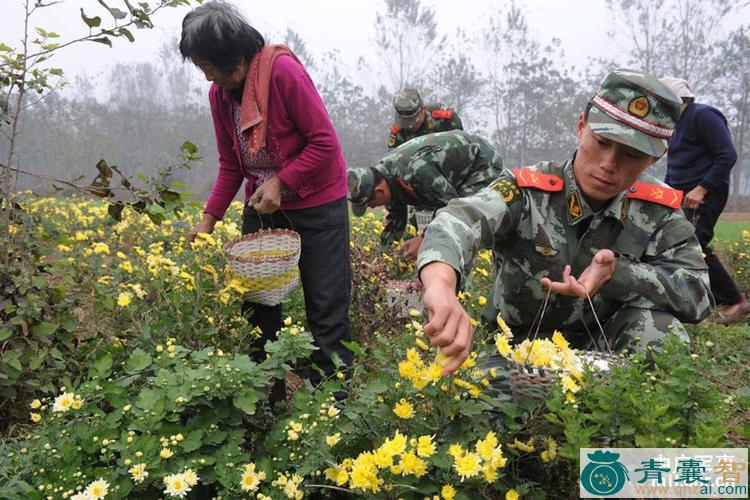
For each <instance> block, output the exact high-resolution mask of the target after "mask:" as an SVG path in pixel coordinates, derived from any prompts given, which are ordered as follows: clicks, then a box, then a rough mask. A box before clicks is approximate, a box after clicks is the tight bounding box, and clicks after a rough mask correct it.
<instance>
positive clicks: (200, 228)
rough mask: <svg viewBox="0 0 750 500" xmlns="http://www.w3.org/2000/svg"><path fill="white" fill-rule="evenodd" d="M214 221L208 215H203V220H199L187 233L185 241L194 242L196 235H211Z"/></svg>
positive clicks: (212, 217)
mask: <svg viewBox="0 0 750 500" xmlns="http://www.w3.org/2000/svg"><path fill="white" fill-rule="evenodd" d="M216 221H217V219H216V217H214V216H213V215H211V214H209V213H204V214H203V218H202V219H201V220H200V222H199V223H198V224H196V225H195V227H194V228H193V229H191V230H190V231H188V233H187V235H186V236H185V239H186V240H188V241H193V240H195V237H196V235H198V234H199V233H206V234H211V233H212V232H213V231H214V226H215V225H216Z"/></svg>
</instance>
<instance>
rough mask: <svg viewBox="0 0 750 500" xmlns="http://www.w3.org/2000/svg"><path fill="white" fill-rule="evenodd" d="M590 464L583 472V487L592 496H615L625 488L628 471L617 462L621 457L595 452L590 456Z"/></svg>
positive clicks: (615, 454)
mask: <svg viewBox="0 0 750 500" xmlns="http://www.w3.org/2000/svg"><path fill="white" fill-rule="evenodd" d="M588 457H589V460H590V462H589V463H588V464H587V465H586V467H584V468H583V471H581V486H583V489H585V490H586V491H588V492H589V493H591V494H592V495H599V496H609V495H614V494H616V493H617V492H618V491H620V490H621V489H622V487H623V486H625V480H626V479H627V478H628V470H627V469H626V468H625V466H624V465H622V464H621V463H620V462H618V461H617V459H618V458H620V455H619V454H617V453H611V452H600V451H595V452H594V453H589V454H588Z"/></svg>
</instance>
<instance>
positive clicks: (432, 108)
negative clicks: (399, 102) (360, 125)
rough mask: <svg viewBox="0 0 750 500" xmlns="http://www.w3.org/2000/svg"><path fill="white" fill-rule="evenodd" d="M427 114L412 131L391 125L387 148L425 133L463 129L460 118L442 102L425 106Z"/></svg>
mask: <svg viewBox="0 0 750 500" xmlns="http://www.w3.org/2000/svg"><path fill="white" fill-rule="evenodd" d="M425 108H426V109H427V116H426V117H425V120H424V123H423V124H422V126H421V127H419V128H418V129H417V130H415V131H414V132H407V131H406V130H404V129H402V128H401V127H399V126H398V125H396V124H393V125H392V126H391V133H390V135H389V136H388V149H389V150H392V149H394V148H396V147H398V146H400V145H402V144H403V143H405V142H406V141H408V140H411V139H414V138H415V137H419V136H422V135H425V134H432V133H433V132H446V131H448V130H463V129H464V126H463V125H462V124H461V119H460V118H459V117H458V115H457V114H456V112H455V111H453V110H452V109H451V108H449V107H446V106H443V105H442V104H432V105H428V106H425Z"/></svg>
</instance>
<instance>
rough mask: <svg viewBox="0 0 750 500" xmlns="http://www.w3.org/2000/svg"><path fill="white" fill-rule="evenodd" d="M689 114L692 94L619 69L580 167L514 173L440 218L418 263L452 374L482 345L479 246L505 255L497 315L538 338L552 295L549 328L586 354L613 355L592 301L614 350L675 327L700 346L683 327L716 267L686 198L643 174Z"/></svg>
mask: <svg viewBox="0 0 750 500" xmlns="http://www.w3.org/2000/svg"><path fill="white" fill-rule="evenodd" d="M679 116H680V100H679V99H677V97H676V96H675V95H674V94H673V93H672V92H671V91H669V90H668V89H667V88H666V87H665V86H664V85H663V84H661V83H660V82H659V81H658V80H656V79H655V78H653V77H651V76H649V75H646V74H643V73H640V72H636V71H630V70H617V71H614V72H612V73H610V74H609V75H608V76H607V77H606V79H605V80H604V81H603V83H602V84H601V86H600V88H599V90H598V91H597V92H596V94H594V96H593V97H592V99H591V102H590V104H589V105H588V107H587V109H586V111H584V112H583V113H581V115H580V116H579V118H578V126H577V131H578V150H577V151H576V153H575V154H574V155H573V158H572V159H569V160H567V161H563V162H542V163H539V164H537V165H534V166H532V167H528V168H523V169H515V170H513V171H512V172H511V171H508V170H506V171H504V172H503V174H502V175H501V176H500V178H499V179H497V180H496V181H495V182H493V183H492V184H491V185H490V186H489V187H488V188H486V189H483V190H481V191H479V192H478V193H477V194H475V195H473V196H470V197H467V198H462V199H455V200H452V201H451V202H450V203H449V204H448V206H447V207H446V208H444V209H442V210H440V211H438V213H437V216H436V217H435V220H434V221H433V222H432V223H431V224H430V226H429V227H428V229H427V231H426V234H425V239H424V242H423V244H422V248H421V250H420V252H419V256H418V260H417V268H418V270H419V276H420V278H421V280H422V283H423V286H424V297H423V300H424V304H425V307H426V308H427V310H428V311H429V314H430V318H431V319H430V322H429V323H428V324H427V325H425V328H424V331H425V333H426V334H428V335H429V336H430V340H431V342H432V343H433V345H436V346H439V347H440V349H441V351H442V352H443V353H444V354H446V355H448V356H453V359H452V360H451V361H450V362H449V363H448V365H447V366H446V367H445V369H444V373H445V374H447V373H451V372H452V371H454V370H456V369H457V368H458V367H459V366H460V365H461V363H462V362H463V360H464V359H465V358H466V357H467V356H468V353H469V352H470V349H471V339H472V336H473V330H472V327H471V323H470V318H469V317H468V315H467V314H466V312H465V311H464V310H463V308H462V307H461V305H460V304H459V302H458V300H457V299H456V295H455V291H456V290H457V289H458V286H459V284H460V283H462V282H463V281H464V280H465V278H466V276H468V273H469V269H470V267H471V264H472V260H473V258H474V255H475V254H476V252H477V250H478V249H479V248H492V249H493V250H494V252H495V254H496V255H497V256H500V258H499V259H497V262H496V264H497V276H496V280H495V283H494V286H493V289H492V292H491V296H490V299H489V301H488V306H487V309H486V310H485V313H484V314H483V319H484V320H485V321H491V322H492V323H493V324H494V323H495V314H496V313H500V315H501V316H502V317H503V318H504V319H505V320H506V322H507V323H508V324H509V326H510V327H511V328H512V329H513V330H514V331H515V332H516V334H518V333H521V335H525V334H526V333H527V332H528V331H529V330H530V326H531V324H532V323H533V322H534V321H535V319H534V318H535V315H536V314H537V312H538V311H539V307H540V305H541V304H542V302H543V300H544V298H545V296H546V295H547V291H548V290H550V291H551V292H554V293H551V296H550V301H549V304H548V305H547V308H546V310H547V314H546V315H545V317H544V319H543V324H542V330H543V331H544V330H547V333H549V332H551V331H552V330H553V329H560V330H562V331H563V332H564V333H565V335H566V336H567V337H568V339H569V340H570V343H571V345H572V346H573V347H577V348H584V349H592V348H596V349H599V350H604V349H606V347H605V343H604V342H603V339H602V338H601V337H602V333H600V331H599V328H598V326H597V323H596V321H595V320H594V318H593V315H592V312H591V308H590V307H589V306H588V299H587V298H586V297H587V295H588V296H590V297H591V299H592V301H593V307H594V310H595V311H596V313H597V314H598V316H599V318H601V320H602V321H601V322H602V324H603V330H604V332H603V333H604V335H605V336H606V338H607V339H608V343H609V345H610V346H611V347H612V348H613V350H617V351H623V350H625V349H628V350H643V349H645V348H646V347H647V346H649V345H652V346H654V347H658V346H659V345H660V343H661V342H662V341H663V338H664V336H665V334H666V333H667V332H668V331H671V332H674V333H676V334H678V335H680V336H681V337H682V338H683V339H685V340H687V334H686V331H685V329H684V327H683V325H682V323H681V322H687V323H696V322H698V321H700V320H702V319H703V318H705V317H706V316H707V315H708V314H709V312H710V307H711V301H710V286H709V280H708V273H707V267H706V264H705V262H704V260H703V257H702V255H701V248H700V245H699V243H698V240H697V238H696V236H695V234H694V231H693V227H692V226H691V225H690V223H689V222H688V221H687V220H686V219H685V217H684V215H683V213H682V211H681V210H680V202H681V199H682V192H680V191H678V190H675V189H671V188H669V186H667V185H666V184H664V183H662V182H660V181H658V180H657V179H655V178H653V177H651V176H648V175H642V174H643V172H644V171H645V170H646V168H648V167H649V166H650V165H651V164H653V163H654V162H655V161H657V159H658V158H659V157H660V156H661V155H663V154H664V153H665V151H666V148H667V139H668V138H669V137H670V135H671V134H672V130H673V128H674V125H675V122H676V121H677V120H678V118H679ZM584 324H585V325H586V326H587V327H588V329H589V330H590V331H591V332H593V333H592V335H593V336H595V338H594V340H595V342H596V345H593V342H592V340H590V339H589V335H588V334H587V333H585V330H586V328H585V326H584ZM582 332H583V333H582Z"/></svg>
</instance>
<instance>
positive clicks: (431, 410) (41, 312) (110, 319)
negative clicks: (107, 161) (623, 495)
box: [0, 199, 726, 499]
mask: <svg viewBox="0 0 750 500" xmlns="http://www.w3.org/2000/svg"><path fill="white" fill-rule="evenodd" d="M23 207H24V210H25V212H24V214H23V217H18V218H16V219H15V221H14V223H13V225H12V226H11V227H10V228H9V229H8V234H9V235H11V236H12V238H10V243H11V246H10V248H12V249H13V252H14V254H13V258H12V259H11V263H12V266H13V269H14V270H17V271H19V273H17V274H14V275H12V276H18V277H17V278H13V280H12V288H6V291H5V292H3V293H6V295H4V296H3V302H2V305H0V314H2V319H3V326H1V327H0V341H1V342H2V344H0V356H1V358H0V362H1V363H0V390H2V391H3V393H2V394H3V396H4V397H5V398H4V399H2V402H1V403H0V405H2V408H3V410H4V417H3V418H4V419H5V420H4V422H3V423H4V425H5V427H6V429H7V430H6V432H5V433H4V435H3V437H2V439H0V456H1V457H3V458H2V460H0V484H2V489H3V491H2V493H3V495H2V496H3V497H4V498H5V497H8V498H14V497H19V498H40V499H41V498H124V497H132V498H161V497H182V496H184V497H189V498H210V497H218V496H221V497H223V498H240V497H254V498H264V497H270V498H294V499H297V498H303V497H307V496H309V495H312V494H316V495H323V496H327V495H331V496H334V495H346V496H362V497H373V496H378V497H385V498H420V499H421V498H424V497H430V498H444V499H450V498H477V497H481V496H484V497H491V498H497V497H500V498H503V497H505V498H508V499H514V498H518V497H519V496H522V497H525V498H542V497H546V498H551V497H552V498H554V497H555V496H557V497H559V498H566V497H569V496H570V495H573V494H575V492H576V491H577V483H576V480H577V479H576V478H577V464H576V460H577V453H576V450H577V447H578V446H583V445H589V444H597V443H599V444H601V443H605V442H606V443H613V444H622V445H632V444H637V445H645V444H653V445H664V446H670V445H674V446H678V445H682V444H705V445H709V444H713V443H715V444H720V443H721V441H722V439H721V432H722V429H723V427H722V422H723V420H722V419H723V418H724V417H725V416H726V415H725V410H724V406H723V403H722V401H721V400H719V401H716V398H713V397H712V394H713V392H712V391H715V390H716V389H715V387H714V386H713V383H712V382H711V380H712V379H700V380H696V377H695V376H694V374H695V373H711V370H713V368H712V367H713V365H712V361H711V360H710V359H702V358H699V359H694V358H693V357H690V356H689V355H688V353H687V351H686V349H685V348H684V346H676V347H672V348H671V350H669V351H667V352H666V353H665V355H664V356H665V357H658V356H656V357H655V358H654V359H655V360H656V361H655V362H656V364H655V365H653V364H649V360H648V359H646V358H645V357H634V358H633V359H632V360H631V361H630V362H629V364H628V366H626V367H624V368H617V367H615V368H613V369H612V370H611V372H610V373H609V374H608V375H607V376H606V377H602V376H599V377H594V376H593V375H591V374H590V373H589V372H588V371H587V369H586V368H585V366H584V369H583V370H582V371H581V370H580V369H579V367H578V365H577V364H576V365H575V368H576V369H575V373H572V374H571V375H572V377H571V379H570V381H568V384H567V386H566V383H565V381H564V380H561V381H560V383H559V384H558V385H556V386H553V387H552V388H550V390H549V397H548V399H547V401H546V403H545V402H539V401H536V400H529V401H520V402H511V401H509V400H508V399H509V398H507V397H505V398H500V399H498V394H497V386H498V381H500V380H501V379H502V377H503V374H502V372H501V371H499V370H498V369H497V368H487V367H486V366H485V362H486V361H487V360H488V359H489V356H490V355H508V354H509V353H510V351H508V350H509V349H510V350H512V349H515V350H516V351H518V352H522V353H523V352H525V351H523V349H524V348H523V347H516V346H514V345H511V342H510V341H509V340H508V338H506V340H507V342H505V343H503V342H500V341H499V339H500V338H502V335H501V336H500V337H498V336H496V332H494V331H492V332H490V331H483V330H482V329H481V325H480V324H479V321H478V319H479V317H480V313H481V311H482V310H483V308H484V307H485V306H486V305H487V296H488V290H489V288H490V286H491V283H492V257H491V253H490V252H488V251H483V252H480V253H479V254H478V256H477V258H476V260H475V262H474V268H473V271H472V275H471V280H470V285H469V287H468V288H467V289H466V290H464V291H462V292H461V293H460V295H459V299H460V301H461V303H462V304H463V305H464V307H465V308H466V310H467V311H469V313H470V314H471V316H472V317H473V318H474V320H473V324H474V326H476V327H477V328H480V330H479V332H478V334H477V337H476V342H475V344H474V349H475V352H473V353H472V354H471V356H470V357H469V359H468V360H467V362H466V363H465V364H464V365H463V366H462V368H461V369H460V370H459V371H458V372H456V373H455V374H453V375H451V376H449V377H442V376H441V371H442V366H443V365H444V363H445V361H446V360H445V359H443V358H442V357H441V356H439V355H438V354H437V352H436V351H435V349H434V348H433V347H432V346H431V345H430V343H429V339H428V338H427V337H426V336H425V334H424V332H423V326H424V323H425V322H426V321H427V318H425V317H424V316H422V315H421V314H420V313H419V312H418V311H413V313H412V314H411V315H409V316H408V317H406V318H403V317H397V315H396V314H394V311H393V310H390V309H389V308H388V307H387V306H386V305H385V303H384V300H383V297H384V295H383V280H384V279H385V278H386V277H388V276H389V275H388V272H389V271H388V270H389V269H390V270H391V271H390V272H391V273H397V274H391V276H396V277H403V278H407V277H412V275H410V274H409V273H411V272H412V271H413V268H410V267H409V265H408V264H405V265H403V266H401V268H400V270H399V269H396V268H394V267H393V264H394V263H395V262H398V261H399V257H398V249H394V250H393V251H391V252H390V253H386V254H383V253H381V252H380V251H379V249H378V247H377V245H378V244H377V241H378V240H377V236H378V234H379V232H380V230H381V229H382V225H381V223H380V221H379V220H377V218H376V217H371V216H366V217H363V218H359V219H353V224H352V261H353V274H354V283H353V286H354V290H353V294H354V304H353V307H352V321H353V325H354V328H353V338H354V340H355V341H354V342H352V343H349V344H347V345H348V347H349V348H350V349H351V350H352V351H354V353H355V354H356V357H355V363H354V365H353V366H352V367H351V368H349V369H345V368H344V367H343V366H339V371H338V372H337V373H336V374H334V375H333V376H331V377H330V378H329V379H328V380H326V381H324V383H323V384H322V385H321V386H320V387H315V388H314V387H312V386H310V384H309V383H307V382H305V383H303V384H302V386H301V387H300V388H299V389H298V390H296V392H295V393H294V394H293V396H292V397H291V399H290V402H289V404H288V405H287V406H286V407H285V406H284V405H277V406H276V407H275V408H270V406H269V403H268V388H269V381H270V380H272V379H274V378H276V377H279V376H284V374H285V373H287V372H288V371H290V370H295V369H296V367H297V366H298V364H297V361H296V360H300V359H305V358H307V357H308V356H309V353H310V352H311V349H313V346H312V336H311V334H310V332H309V331H308V330H307V327H306V325H305V324H304V309H303V306H302V301H301V293H300V292H299V290H298V291H296V292H295V293H294V294H293V295H292V296H291V297H290V298H289V299H288V300H287V302H286V303H285V307H286V310H287V314H288V315H289V316H291V319H288V320H287V321H286V322H285V327H284V328H283V329H282V330H281V332H280V333H279V335H278V337H277V339H276V340H275V341H273V342H271V343H269V344H267V345H266V351H268V353H269V355H268V357H267V359H265V361H263V362H262V363H259V364H258V363H255V362H253V361H251V359H252V358H251V357H250V356H249V355H250V354H251V353H250V352H249V348H248V347H247V345H248V340H249V337H252V336H253V335H255V334H256V333H257V332H254V331H253V329H252V328H250V326H249V325H248V324H247V321H246V320H245V318H244V317H243V316H242V314H241V308H240V304H241V297H242V293H243V288H242V284H241V283H240V282H237V281H235V280H232V278H231V276H230V275H229V274H228V273H227V270H226V263H225V261H224V260H223V258H222V256H221V251H220V248H221V245H222V244H223V243H225V242H227V241H229V240H231V239H233V238H235V237H237V236H238V235H239V230H238V227H237V225H236V224H235V223H233V222H232V221H233V220H239V217H240V215H239V209H240V208H241V207H240V206H238V205H234V206H233V207H232V209H231V211H230V212H229V213H228V214H227V218H226V219H225V221H224V222H222V223H221V224H219V225H218V226H217V230H216V232H215V233H214V234H212V235H210V236H208V235H204V236H199V237H198V238H197V239H196V241H195V242H193V243H188V242H187V241H186V240H185V239H184V234H185V233H186V231H187V230H188V229H189V228H190V227H192V225H193V223H194V222H195V220H196V218H197V217H198V216H199V212H198V211H197V210H196V211H192V212H188V213H186V214H185V218H184V219H182V220H177V219H166V220H165V221H164V223H163V224H162V225H160V226H155V225H153V224H152V223H151V222H150V220H148V219H147V218H146V217H141V216H137V215H136V214H133V213H131V212H129V211H128V210H127V209H125V210H124V211H123V212H122V221H121V222H114V221H112V220H110V219H109V218H108V217H107V214H106V209H105V208H104V207H103V206H102V205H100V204H98V203H94V202H91V201H85V200H75V199H74V200H54V199H37V200H29V201H28V203H25V204H24V206H23ZM32 234H33V237H32ZM394 269H395V270H394ZM398 273H401V274H398ZM9 276H11V275H10V274H9ZM7 290H11V292H8V291H7ZM500 326H501V327H502V324H501V325H500ZM501 330H502V328H501ZM564 333H565V332H562V333H561V334H559V335H558V336H556V337H555V338H553V339H552V340H551V341H545V342H548V343H549V344H551V345H552V346H555V349H557V350H558V351H563V350H565V352H567V349H568V347H567V346H566V345H565V340H564ZM522 340H523V339H516V342H517V343H518V344H520V345H521V346H523V344H522V343H520V342H518V341H522ZM540 345H541V343H540ZM545 345H546V344H545ZM563 347H564V348H565V349H563ZM550 349H552V348H550ZM550 353H552V351H551V350H548V349H545V350H540V351H539V352H538V353H537V354H538V355H535V360H536V361H537V362H539V363H542V364H544V363H546V362H552V358H554V357H555V356H557V354H555V355H552V354H550ZM555 353H557V351H555ZM527 354H528V353H527ZM547 354H549V355H550V356H547ZM558 354H559V353H558ZM548 357H549V358H550V359H547V358H548ZM558 357H559V359H560V360H563V358H564V359H568V357H567V355H566V356H565V357H560V356H558ZM555 359H556V358H555ZM570 382H573V383H574V385H575V387H573V386H571V385H570ZM500 386H502V384H500ZM573 389H575V390H573ZM342 393H345V394H347V396H348V397H347V398H345V399H343V400H337V399H336V398H335V397H334V395H338V396H340V395H341V394H342ZM665 405H666V406H665ZM5 410H7V411H5ZM667 438H668V440H667Z"/></svg>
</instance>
